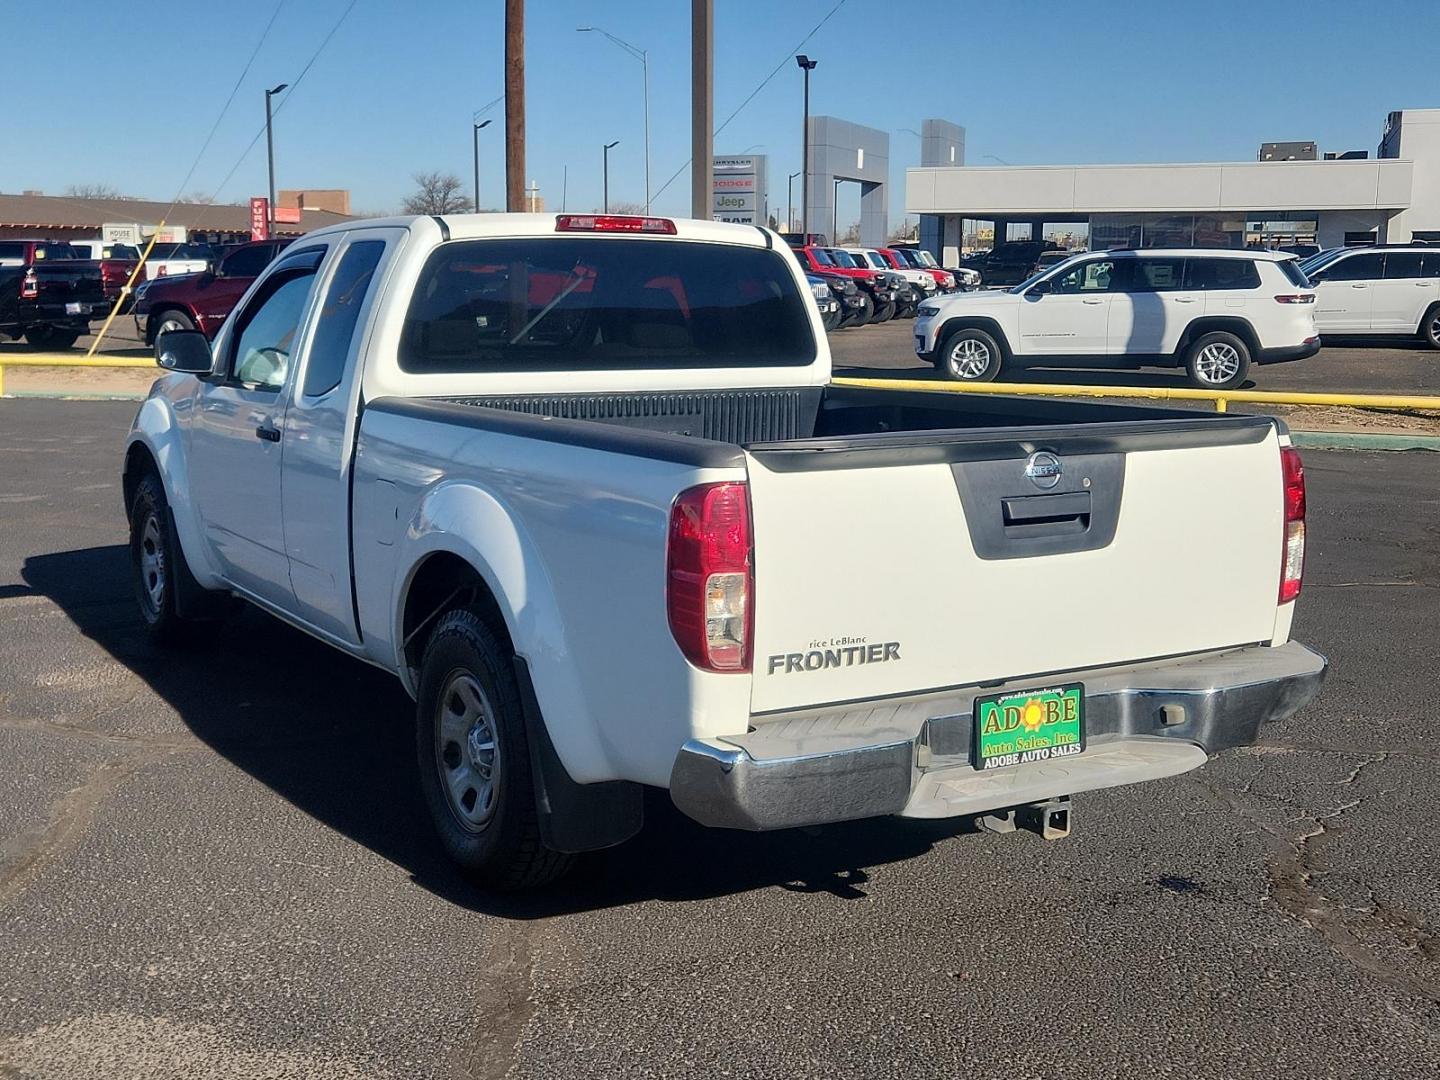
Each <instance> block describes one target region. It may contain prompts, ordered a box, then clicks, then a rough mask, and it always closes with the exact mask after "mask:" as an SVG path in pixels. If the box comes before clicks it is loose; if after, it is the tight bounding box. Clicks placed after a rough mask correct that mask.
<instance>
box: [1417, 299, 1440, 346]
mask: <svg viewBox="0 0 1440 1080" xmlns="http://www.w3.org/2000/svg"><path fill="white" fill-rule="evenodd" d="M1420 337H1421V338H1422V339H1424V341H1425V344H1426V345H1429V346H1430V348H1432V349H1440V304H1436V305H1435V306H1434V307H1432V308H1431V309H1430V310H1429V311H1427V312H1426V313H1425V318H1424V319H1422V320H1421V321H1420Z"/></svg>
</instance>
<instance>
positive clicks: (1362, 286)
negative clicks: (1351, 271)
mask: <svg viewBox="0 0 1440 1080" xmlns="http://www.w3.org/2000/svg"><path fill="white" fill-rule="evenodd" d="M1369 287H1370V286H1369V285H1366V284H1364V283H1362V282H1359V281H1357V282H1355V284H1353V285H1351V286H1350V288H1352V289H1368V288H1369Z"/></svg>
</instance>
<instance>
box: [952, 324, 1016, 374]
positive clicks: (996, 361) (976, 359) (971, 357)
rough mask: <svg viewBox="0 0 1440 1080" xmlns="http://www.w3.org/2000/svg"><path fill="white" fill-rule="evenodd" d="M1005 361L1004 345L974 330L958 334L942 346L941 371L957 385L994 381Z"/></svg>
mask: <svg viewBox="0 0 1440 1080" xmlns="http://www.w3.org/2000/svg"><path fill="white" fill-rule="evenodd" d="M1003 360H1004V356H1003V354H1002V353H1001V352H1000V343H999V342H998V341H996V340H995V339H994V338H993V337H991V336H990V335H989V334H987V333H986V332H985V331H984V330H979V329H975V328H973V327H972V328H969V329H965V330H956V331H954V332H953V333H951V334H950V335H949V336H948V337H946V339H945V342H944V344H943V345H941V346H940V353H939V367H940V370H941V371H943V372H944V373H945V374H946V375H948V376H949V377H950V378H952V379H954V380H956V381H957V382H992V381H993V380H994V378H995V376H997V375H999V374H1000V365H1001V363H1002V362H1003Z"/></svg>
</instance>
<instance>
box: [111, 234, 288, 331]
mask: <svg viewBox="0 0 1440 1080" xmlns="http://www.w3.org/2000/svg"><path fill="white" fill-rule="evenodd" d="M290 243H291V241H290V240H289V239H285V240H256V241H254V242H252V243H249V244H240V245H239V246H238V247H233V248H231V249H230V250H229V251H227V252H226V253H225V254H224V255H223V256H221V258H220V261H219V262H218V263H216V264H215V268H214V269H213V270H206V271H205V272H204V273H200V274H181V275H179V276H177V277H168V276H167V277H157V278H152V279H151V280H149V281H146V282H144V283H143V284H142V285H140V286H139V287H138V288H137V289H136V290H135V329H136V331H137V332H138V333H139V334H140V336H141V337H143V338H144V339H145V344H147V345H152V346H153V345H154V344H155V338H156V337H157V336H158V335H160V334H162V333H164V332H165V331H167V330H201V331H204V333H205V336H206V337H209V338H213V337H214V336H215V335H216V334H217V333H219V332H220V326H221V324H222V323H224V322H225V318H226V316H228V315H229V314H230V311H231V309H232V308H234V307H235V305H236V304H237V303H239V302H240V297H242V296H244V295H245V290H246V289H248V288H249V287H250V283H251V282H252V281H254V280H255V279H256V278H257V277H259V276H260V271H262V270H264V269H265V267H266V266H268V265H269V264H270V260H271V259H273V258H275V256H276V255H278V254H279V253H280V251H281V250H282V249H283V248H284V247H285V246H286V245H288V244H290Z"/></svg>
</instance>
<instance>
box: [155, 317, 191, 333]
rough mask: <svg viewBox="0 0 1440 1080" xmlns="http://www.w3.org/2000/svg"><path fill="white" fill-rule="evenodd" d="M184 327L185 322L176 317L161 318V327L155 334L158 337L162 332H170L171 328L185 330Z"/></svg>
mask: <svg viewBox="0 0 1440 1080" xmlns="http://www.w3.org/2000/svg"><path fill="white" fill-rule="evenodd" d="M184 329H186V327H185V324H184V323H182V322H181V321H180V320H179V319H175V318H169V319H161V320H160V329H159V330H157V331H155V336H156V337H159V336H160V335H161V334H168V333H169V332H170V331H171V330H184Z"/></svg>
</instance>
